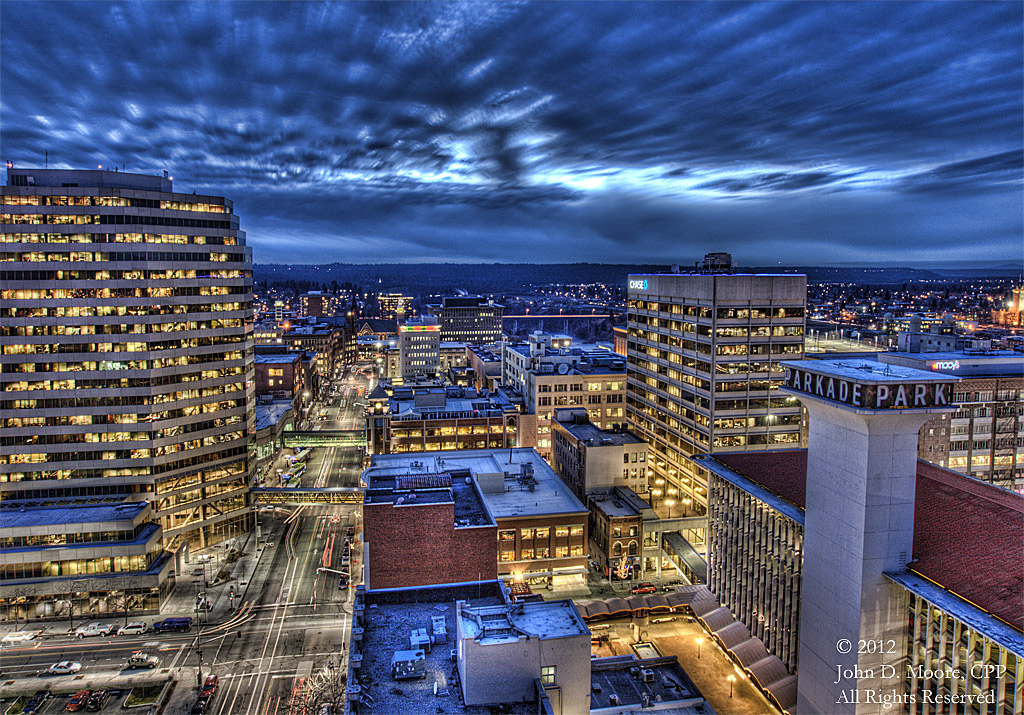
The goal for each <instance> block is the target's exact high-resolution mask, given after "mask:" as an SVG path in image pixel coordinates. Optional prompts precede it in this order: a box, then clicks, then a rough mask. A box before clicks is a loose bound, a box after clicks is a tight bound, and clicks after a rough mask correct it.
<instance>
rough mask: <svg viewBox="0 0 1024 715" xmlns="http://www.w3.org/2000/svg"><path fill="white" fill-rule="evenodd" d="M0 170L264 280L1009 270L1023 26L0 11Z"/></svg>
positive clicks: (663, 13) (913, 6)
mask: <svg viewBox="0 0 1024 715" xmlns="http://www.w3.org/2000/svg"><path fill="white" fill-rule="evenodd" d="M0 21H2V25H3V28H4V30H3V33H2V37H0V51H2V57H3V62H2V65H0V122H2V127H3V129H2V131H3V148H2V153H3V158H4V159H5V160H10V161H13V162H15V165H16V166H36V165H42V163H43V162H44V161H45V160H46V156H47V154H46V153H47V152H48V160H49V165H50V166H51V167H67V168H86V167H92V166H97V165H103V166H110V167H111V168H113V167H114V166H118V167H120V166H124V167H125V168H126V169H127V170H129V171H137V172H144V173H158V172H161V171H163V170H164V169H166V170H168V171H169V172H170V173H171V174H172V175H173V176H174V179H175V188H176V189H177V190H179V191H185V192H189V193H191V191H193V190H197V191H199V192H200V193H203V192H207V193H215V194H220V195H226V196H228V197H229V198H231V199H233V200H234V202H235V208H236V211H237V212H238V213H239V214H240V216H241V221H242V227H243V228H244V229H246V231H247V233H248V235H249V238H250V242H251V243H252V244H253V245H254V246H255V259H256V260H257V261H258V262H326V261H343V262H393V261H434V260H456V261H530V262H546V261H581V260H587V261H607V262H682V263H687V262H689V261H691V260H694V259H696V258H697V257H699V255H700V254H701V253H702V252H704V251H706V250H727V251H731V252H732V253H733V254H734V255H735V256H736V257H737V258H738V259H739V260H740V261H741V262H744V263H747V264H759V265H764V264H768V263H777V262H781V263H783V264H807V263H822V264H827V263H839V262H862V263H869V264H878V263H894V262H904V263H905V262H913V261H924V260H928V261H937V260H957V259H958V258H961V257H969V258H970V259H971V260H975V261H976V260H985V259H989V260H993V261H1002V262H1006V261H1010V260H1019V259H1020V257H1021V253H1022V221H1024V210H1022V199H1021V195H1022V191H1021V189H1022V175H1024V167H1022V147H1021V126H1022V121H1024V108H1022V92H1021V87H1022V82H1024V72H1022V68H1024V59H1022V46H1024V44H1022V6H1021V3H1019V2H921V3H915V2H901V3H891V2H877V3H874V2H841V3H814V2H791V3H786V2H768V3H754V4H743V3H731V2H730V3H725V2H709V3H691V2H686V3H664V2H652V3H620V2H594V3H586V2H581V3H550V2H535V3H485V2H469V3H446V2H431V3H413V2H410V3H356V2H345V3H342V2H327V3H321V2H281V3H272V2H251V3H250V2H215V3H214V2H196V3H186V2H171V3H160V2H151V1H146V2H138V3H115V2H83V3H68V2H60V3H52V4H51V3H42V2H31V1H23V2H14V1H12V0H3V2H2V3H0Z"/></svg>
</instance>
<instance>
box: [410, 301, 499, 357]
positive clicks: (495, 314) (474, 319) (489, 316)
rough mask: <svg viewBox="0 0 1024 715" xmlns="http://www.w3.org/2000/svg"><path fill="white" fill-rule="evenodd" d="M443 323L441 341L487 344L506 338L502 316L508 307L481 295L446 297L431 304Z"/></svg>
mask: <svg viewBox="0 0 1024 715" xmlns="http://www.w3.org/2000/svg"><path fill="white" fill-rule="evenodd" d="M427 308H429V310H430V313H431V315H435V316H437V322H438V324H439V325H440V326H441V340H444V341H449V342H460V343H469V344H470V345H485V344H487V343H496V342H498V341H500V340H501V339H502V335H501V317H502V315H504V313H505V306H503V305H497V304H496V303H495V302H494V301H493V300H488V299H487V298H483V297H481V296H479V295H458V296H445V297H444V298H442V299H441V302H440V304H437V305H428V306H427Z"/></svg>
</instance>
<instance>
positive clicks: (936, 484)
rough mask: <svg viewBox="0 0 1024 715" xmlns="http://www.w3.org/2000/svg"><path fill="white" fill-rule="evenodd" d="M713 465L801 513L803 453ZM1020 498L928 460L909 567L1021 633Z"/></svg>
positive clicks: (922, 469) (1023, 525)
mask: <svg viewBox="0 0 1024 715" xmlns="http://www.w3.org/2000/svg"><path fill="white" fill-rule="evenodd" d="M715 459H716V460H717V461H719V462H721V463H722V464H724V465H725V466H727V467H729V468H730V469H733V470H735V471H737V472H739V473H740V474H742V475H743V476H745V477H747V478H748V479H750V480H751V481H753V482H756V483H757V484H759V485H761V486H762V487H764V488H765V489H768V490H769V491H771V492H773V493H775V494H777V495H779V496H780V497H782V498H783V499H785V500H786V501H788V502H790V503H791V504H794V505H796V506H798V507H800V508H801V509H803V508H804V491H805V486H806V480H807V451H806V450H785V451H781V452H762V453H756V452H746V453H737V454H722V455H716V456H715ZM1022 544H1024V497H1022V496H1021V495H1020V494H1015V493H1013V492H1009V491H1006V490H1005V489H1000V488H999V487H996V486H993V485H991V484H986V483H984V482H981V481H979V480H977V479H972V478H971V477H967V476H965V475H963V474H960V473H958V472H953V471H950V470H948V469H944V468H942V467H938V466H936V465H934V464H931V463H929V462H924V461H919V462H918V463H917V495H916V498H915V502H914V559H915V561H914V562H912V563H911V564H910V568H911V569H913V570H914V571H917V572H918V573H920V574H921V575H922V576H925V577H926V578H928V579H929V580H931V581H934V582H935V583H937V584H939V585H940V586H942V587H943V588H946V589H948V590H950V591H952V592H953V593H955V594H957V595H958V596H960V597H961V598H964V599H966V600H968V601H970V602H971V603H973V604H975V605H976V606H979V607H981V608H983V609H984V610H986V611H988V612H989V613H992V614H993V615H995V616H998V617H999V618H1001V619H1002V620H1004V621H1006V622H1007V623H1011V624H1013V625H1014V626H1015V627H1016V628H1019V629H1021V630H1024V549H1022V548H1021V545H1022Z"/></svg>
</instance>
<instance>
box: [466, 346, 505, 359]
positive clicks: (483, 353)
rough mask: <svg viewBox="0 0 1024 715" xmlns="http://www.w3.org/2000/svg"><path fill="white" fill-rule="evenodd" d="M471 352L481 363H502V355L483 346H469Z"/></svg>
mask: <svg viewBox="0 0 1024 715" xmlns="http://www.w3.org/2000/svg"><path fill="white" fill-rule="evenodd" d="M468 347H469V349H470V352H472V353H473V354H474V355H476V356H477V358H479V359H480V361H481V362H499V363H500V362H501V355H498V354H497V353H495V352H494V351H493V350H491V349H490V348H488V347H486V346H483V345H470V346H468Z"/></svg>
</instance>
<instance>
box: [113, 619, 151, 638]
mask: <svg viewBox="0 0 1024 715" xmlns="http://www.w3.org/2000/svg"><path fill="white" fill-rule="evenodd" d="M147 630H149V626H147V625H146V624H145V623H144V622H143V621H134V622H132V623H129V624H128V625H127V626H121V627H120V628H118V629H117V635H119V636H137V635H139V634H140V633H145V632H146V631H147Z"/></svg>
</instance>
